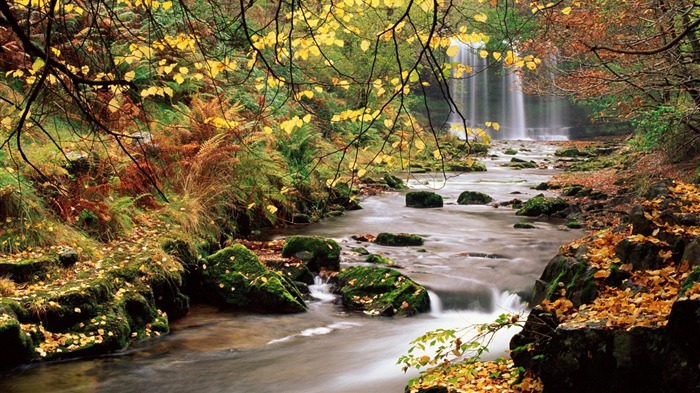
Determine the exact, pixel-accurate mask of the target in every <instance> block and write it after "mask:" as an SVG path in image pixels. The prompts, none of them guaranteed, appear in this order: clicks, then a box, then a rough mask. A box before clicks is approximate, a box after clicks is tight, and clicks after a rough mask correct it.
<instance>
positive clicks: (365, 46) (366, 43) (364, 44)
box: [360, 40, 370, 52]
mask: <svg viewBox="0 0 700 393" xmlns="http://www.w3.org/2000/svg"><path fill="white" fill-rule="evenodd" d="M369 45H370V44H369V41H367V40H362V43H361V44H360V49H362V51H363V52H366V51H367V49H369Z"/></svg>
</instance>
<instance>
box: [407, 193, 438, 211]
mask: <svg viewBox="0 0 700 393" xmlns="http://www.w3.org/2000/svg"><path fill="white" fill-rule="evenodd" d="M406 206H408V207H417V208H431V207H442V206H443V201H442V197H441V196H440V195H439V194H437V193H434V192H432V191H409V192H407V193H406Z"/></svg>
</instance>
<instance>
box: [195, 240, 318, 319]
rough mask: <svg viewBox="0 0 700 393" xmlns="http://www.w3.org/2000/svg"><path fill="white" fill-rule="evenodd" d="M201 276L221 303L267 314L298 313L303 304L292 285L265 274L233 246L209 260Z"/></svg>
mask: <svg viewBox="0 0 700 393" xmlns="http://www.w3.org/2000/svg"><path fill="white" fill-rule="evenodd" d="M205 262H206V263H204V264H202V276H203V277H204V279H205V280H206V282H207V284H208V286H209V288H210V290H212V291H214V293H216V294H217V295H218V296H219V298H220V299H221V300H222V302H223V303H225V304H228V305H231V306H234V307H238V308H247V309H253V310H260V311H266V312H281V313H289V312H301V311H305V310H306V304H304V301H303V300H302V297H301V294H300V293H299V291H298V289H297V288H296V287H295V286H294V284H293V281H291V280H288V279H287V278H285V277H284V276H282V275H281V274H279V273H277V272H273V271H270V270H268V269H267V268H266V267H265V265H263V264H262V263H261V262H260V260H258V258H257V256H256V255H255V254H253V252H251V251H250V250H248V249H247V248H246V247H245V246H243V245H240V244H236V245H233V246H231V247H226V248H224V249H222V250H220V251H219V252H217V253H216V254H214V255H212V256H210V257H208V258H207V259H206V260H205Z"/></svg>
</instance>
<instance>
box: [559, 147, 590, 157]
mask: <svg viewBox="0 0 700 393" xmlns="http://www.w3.org/2000/svg"><path fill="white" fill-rule="evenodd" d="M554 155H555V156H556V157H587V156H589V155H590V154H589V153H587V152H585V151H581V150H579V149H577V148H576V147H563V148H561V149H557V150H556V151H555V152H554Z"/></svg>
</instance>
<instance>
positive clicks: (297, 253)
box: [282, 236, 340, 272]
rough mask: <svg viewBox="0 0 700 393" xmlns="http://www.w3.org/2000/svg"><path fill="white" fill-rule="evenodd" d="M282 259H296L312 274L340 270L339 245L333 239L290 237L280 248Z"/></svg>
mask: <svg viewBox="0 0 700 393" xmlns="http://www.w3.org/2000/svg"><path fill="white" fill-rule="evenodd" d="M282 256H283V257H284V258H290V257H296V258H299V259H301V260H302V261H304V263H306V267H308V268H309V270H311V271H313V272H318V271H320V270H321V269H328V270H334V271H337V270H340V245H339V244H338V242H336V241H335V240H333V239H327V238H323V237H318V236H291V237H289V238H287V240H286V241H285V242H284V245H283V246H282Z"/></svg>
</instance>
